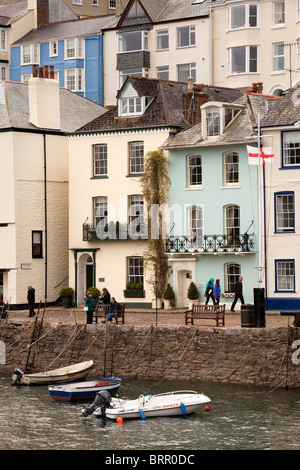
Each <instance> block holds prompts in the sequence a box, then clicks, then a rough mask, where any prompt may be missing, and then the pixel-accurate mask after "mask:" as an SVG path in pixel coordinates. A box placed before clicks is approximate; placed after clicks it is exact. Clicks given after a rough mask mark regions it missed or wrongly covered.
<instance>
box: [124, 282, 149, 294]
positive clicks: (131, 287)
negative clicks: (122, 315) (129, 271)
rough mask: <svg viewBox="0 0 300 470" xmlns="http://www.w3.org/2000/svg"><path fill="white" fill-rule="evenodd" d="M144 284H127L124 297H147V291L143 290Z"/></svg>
mask: <svg viewBox="0 0 300 470" xmlns="http://www.w3.org/2000/svg"><path fill="white" fill-rule="evenodd" d="M143 287H144V286H143V283H142V282H127V284H126V289H125V290H124V291H123V292H124V297H126V298H128V297H145V291H144V289H143Z"/></svg>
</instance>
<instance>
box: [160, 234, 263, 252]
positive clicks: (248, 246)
mask: <svg viewBox="0 0 300 470" xmlns="http://www.w3.org/2000/svg"><path fill="white" fill-rule="evenodd" d="M232 252H233V253H238V252H242V253H252V252H254V234H250V235H249V234H248V233H244V234H243V235H203V236H202V237H199V238H196V237H194V238H193V237H188V236H185V235H182V236H177V237H170V238H168V239H167V240H166V253H232Z"/></svg>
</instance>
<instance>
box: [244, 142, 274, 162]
mask: <svg viewBox="0 0 300 470" xmlns="http://www.w3.org/2000/svg"><path fill="white" fill-rule="evenodd" d="M258 150H259V149H258V148H257V147H250V146H249V145H247V152H248V163H249V165H259V164H260V163H261V164H262V165H270V164H271V163H272V161H273V159H274V152H273V149H272V147H265V148H263V147H261V148H260V159H259V158H258Z"/></svg>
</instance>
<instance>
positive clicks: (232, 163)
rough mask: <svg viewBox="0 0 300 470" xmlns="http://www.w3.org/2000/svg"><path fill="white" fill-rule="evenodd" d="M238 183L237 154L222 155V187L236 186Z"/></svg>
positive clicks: (227, 153)
mask: <svg viewBox="0 0 300 470" xmlns="http://www.w3.org/2000/svg"><path fill="white" fill-rule="evenodd" d="M238 182H239V154H238V153H237V152H226V153H225V154H224V185H225V186H228V185H232V184H237V183H238Z"/></svg>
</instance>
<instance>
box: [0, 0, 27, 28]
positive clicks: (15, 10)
mask: <svg viewBox="0 0 300 470" xmlns="http://www.w3.org/2000/svg"><path fill="white" fill-rule="evenodd" d="M27 13H28V7H27V0H21V1H15V2H10V3H4V4H1V5H0V26H8V25H10V24H11V23H13V22H14V21H15V20H17V19H18V18H20V17H21V16H24V15H26V14H27Z"/></svg>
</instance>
